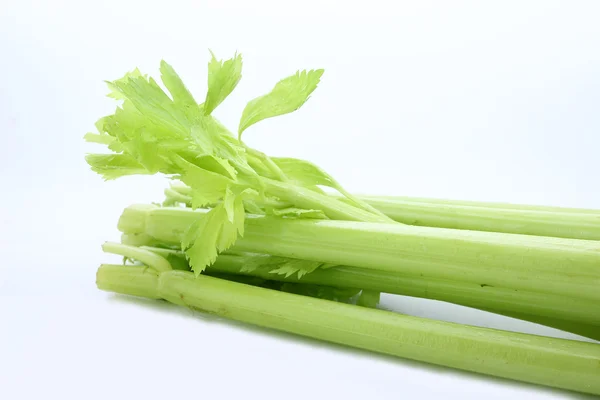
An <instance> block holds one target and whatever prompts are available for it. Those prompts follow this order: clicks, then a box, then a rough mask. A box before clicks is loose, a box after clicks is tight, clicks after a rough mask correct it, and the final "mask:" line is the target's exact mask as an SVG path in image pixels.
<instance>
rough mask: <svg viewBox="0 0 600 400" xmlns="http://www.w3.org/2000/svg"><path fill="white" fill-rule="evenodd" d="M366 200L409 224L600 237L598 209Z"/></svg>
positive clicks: (563, 236)
mask: <svg viewBox="0 0 600 400" xmlns="http://www.w3.org/2000/svg"><path fill="white" fill-rule="evenodd" d="M365 200H366V201H367V203H369V204H371V205H372V206H374V207H375V208H377V209H378V210H380V211H382V212H383V213H384V214H386V215H387V216H389V217H390V218H392V219H394V220H395V221H398V222H402V223H404V224H409V225H418V226H433V227H440V228H452V229H467V230H475V231H488V232H504V233H519V234H524V235H537V236H553V237H562V238H573V239H587V240H600V211H597V210H579V209H569V208H559V207H535V206H511V205H502V204H497V203H491V204H492V206H487V204H488V203H476V202H450V201H448V202H442V201H439V200H433V201H431V200H427V199H411V198H408V199H406V198H376V197H368V198H366V199H365Z"/></svg>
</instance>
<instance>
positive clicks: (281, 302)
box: [97, 266, 600, 394]
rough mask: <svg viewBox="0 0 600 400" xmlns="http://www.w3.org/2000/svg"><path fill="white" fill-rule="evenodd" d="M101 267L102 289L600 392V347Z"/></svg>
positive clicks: (188, 277) (187, 275)
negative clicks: (159, 299) (160, 299)
mask: <svg viewBox="0 0 600 400" xmlns="http://www.w3.org/2000/svg"><path fill="white" fill-rule="evenodd" d="M147 270H148V269H147V268H145V267H139V266H126V267H123V266H101V267H100V268H99V269H98V273H97V285H98V287H99V288H100V289H102V290H107V291H113V292H118V293H125V294H133V295H137V296H144V297H149V298H157V297H160V298H163V299H166V300H168V301H170V302H172V303H175V304H178V305H181V306H186V307H189V308H192V309H194V310H197V311H201V312H206V313H210V314H215V315H218V316H221V317H225V318H228V319H233V320H237V321H242V322H246V323H250V324H254V325H258V326H262V327H267V328H272V329H276V330H280V331H284V332H290V333H293V334H297V335H302V336H306V337H310V338H315V339H320V340H324V341H328V342H333V343H338V344H342V345H346V346H351V347H356V348H360V349H365V350H370V351H374V352H378V353H383V354H389V355H394V356H398V357H403V358H408V359H413V360H418V361H424V362H428V363H433V364H438V365H442V366H448V367H453V368H458V369H463V370H467V371H473V372H477V373H482V374H488V375H493V376H498V377H503V378H509V379H515V380H519V381H524V382H531V383H536V384H541V385H548V386H553V387H558V388H562V389H568V390H573V391H579V392H585V393H593V394H600V346H598V345H595V344H592V343H585V342H579V341H570V340H564V339H554V338H548V337H541V336H534V335H526V334H520V333H514V332H505V331H499V330H493V329H486V328H478V327H472V326H467V325H460V324H454V323H447V322H441V321H433V320H428V319H423V318H417V317H410V316H405V315H400V314H396V313H393V312H388V311H382V310H375V309H368V308H363V307H356V306H353V305H348V304H343V303H337V302H332V301H327V300H320V299H310V300H309V299H308V298H307V297H305V296H299V295H295V294H290V293H284V292H280V291H275V290H269V289H264V288H259V287H254V286H250V285H245V284H241V283H236V282H230V281H227V280H223V279H217V278H213V277H210V276H204V275H200V276H198V277H196V276H194V274H193V273H191V272H187V271H167V272H162V273H160V274H159V275H158V276H157V275H156V274H151V273H149V272H147Z"/></svg>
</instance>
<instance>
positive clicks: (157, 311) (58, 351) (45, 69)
mask: <svg viewBox="0 0 600 400" xmlns="http://www.w3.org/2000/svg"><path fill="white" fill-rule="evenodd" d="M194 3H197V4H194ZM221 3H222V2H218V1H214V2H202V1H197V2H176V1H170V2H158V1H157V2H154V1H147V2H128V1H107V0H104V1H98V2H93V3H91V2H90V3H87V2H77V1H56V0H55V1H51V2H29V1H16V0H15V1H8V2H6V1H4V2H2V4H1V5H0V138H1V141H0V174H1V175H0V176H1V177H2V182H1V183H2V186H1V189H0V191H1V193H2V195H1V196H0V249H1V250H0V251H1V255H2V258H1V261H2V262H1V263H0V398H2V399H26V398H28V399H34V398H36V399H37V398H62V399H136V398H145V399H153V398H157V399H167V398H171V399H177V398H206V399H208V398H212V399H228V398H237V397H244V398H263V399H281V398H290V399H296V398H298V399H301V398H313V399H321V398H345V399H348V398H352V399H354V398H356V399H365V398H378V399H387V398H389V399H397V398H405V399H417V398H441V397H443V396H448V397H452V398H454V397H456V398H463V399H464V398H480V397H481V396H485V397H486V398H498V399H504V398H527V399H550V398H573V397H578V396H577V395H573V394H570V393H566V392H562V391H555V390H551V389H545V388H540V387H536V386H532V385H525V384H517V383H512V382H506V381H503V380H497V379H491V378H487V377H481V376H476V375H474V374H467V373H461V372H456V371H453V370H449V369H444V368H437V367H430V366H427V365H423V364H419V363H413V362H407V361H403V360H398V359H391V358H387V357H380V356H376V355H373V354H368V353H365V352H358V351H352V350H348V349H343V348H341V347H337V346H330V345H326V344H321V343H316V342H314V341H307V340H302V339H298V338H296V337H292V336H288V335H279V334H273V333H271V332H267V331H264V330H259V329H254V328H251V327H247V326H242V325H240V324H233V323H229V322H225V321H217V320H214V319H209V318H207V317H204V316H202V315H199V314H197V313H192V312H191V311H188V310H185V309H179V308H177V307H171V306H168V305H166V304H158V303H155V302H145V301H140V300H135V299H127V298H123V297H118V296H113V295H110V294H107V293H103V292H100V291H98V290H97V289H96V288H95V283H94V274H95V269H96V268H97V266H98V265H99V264H100V263H101V262H103V261H114V259H113V258H111V257H108V256H106V255H103V254H102V253H101V251H100V244H101V243H102V242H103V241H105V240H115V239H118V232H117V230H116V221H117V218H118V216H119V213H120V212H121V210H122V209H123V208H124V207H125V206H127V205H128V204H130V203H133V202H150V201H160V200H162V194H161V192H162V189H163V188H164V186H165V184H166V183H165V181H164V180H162V179H161V178H158V177H151V178H144V179H139V178H129V179H123V180H121V181H116V182H111V183H104V182H102V180H101V179H100V177H98V176H96V175H94V174H93V173H92V172H90V171H89V169H88V167H87V166H86V164H85V162H84V160H83V156H84V154H85V153H86V152H93V151H95V150H97V149H96V148H95V147H94V146H92V145H88V144H85V143H84V142H83V140H82V136H83V134H84V133H85V132H87V131H90V130H93V123H94V122H95V120H96V119H97V118H98V117H100V116H102V115H105V114H107V113H110V112H112V110H113V107H114V103H113V102H111V100H110V99H107V98H106V97H104V95H105V93H106V88H105V86H104V84H103V80H104V79H115V78H118V77H120V76H121V75H122V74H123V73H124V72H125V71H128V70H131V69H132V68H134V67H136V66H138V67H140V68H141V69H142V70H143V71H144V72H148V73H151V74H156V73H157V70H158V64H159V61H160V60H161V58H164V59H165V60H167V61H168V62H170V63H171V64H172V65H173V66H174V67H175V68H176V69H177V70H178V72H179V73H180V75H182V77H183V78H184V80H185V81H186V82H187V84H188V86H189V87H190V89H191V90H192V92H193V93H195V94H196V97H197V98H198V99H202V98H203V96H204V93H205V92H204V91H205V81H206V63H207V61H208V56H209V54H208V49H209V48H211V49H212V50H214V51H215V53H216V54H217V55H218V56H220V57H224V58H226V57H229V56H231V55H232V54H233V53H234V52H235V51H236V50H237V51H240V52H242V54H243V55H244V60H245V65H244V78H243V79H242V82H241V84H240V85H239V86H238V88H237V89H236V91H235V92H234V94H233V95H232V96H231V98H230V99H228V100H227V101H226V102H225V103H224V104H223V105H222V106H221V107H220V108H219V109H218V110H217V112H216V114H217V116H218V117H219V118H220V119H221V120H222V121H224V122H225V123H227V124H228V125H229V126H230V127H232V128H234V127H236V126H237V122H238V118H239V115H240V113H241V110H242V108H243V106H244V105H245V102H247V101H248V100H250V99H251V98H253V97H255V96H257V95H260V94H263V93H265V92H267V91H268V90H270V88H271V87H272V85H273V84H274V83H275V82H276V81H277V80H278V79H280V78H282V77H284V76H287V75H289V74H291V73H293V72H294V71H295V70H296V69H300V68H320V67H322V68H325V70H326V71H325V75H324V76H323V80H322V83H321V85H320V87H319V89H318V90H317V91H316V92H315V93H314V95H313V97H312V98H311V100H310V101H309V102H308V103H307V104H306V106H305V107H304V108H303V109H302V110H300V111H299V112H298V113H296V114H294V115H289V116H285V117H280V118H278V119H273V120H268V121H264V122H262V123H260V124H257V125H256V126H254V127H252V128H251V129H249V130H248V131H246V134H245V138H246V141H247V142H248V143H249V144H250V145H251V146H253V147H256V148H258V149H260V150H262V151H264V152H266V153H268V154H271V155H277V156H296V157H301V158H306V159H309V160H311V161H314V162H316V163H317V164H318V165H320V166H322V167H323V168H324V169H326V170H327V171H329V172H330V173H332V174H333V175H334V176H335V177H337V178H338V179H339V180H340V181H341V182H342V183H343V184H344V185H345V186H346V187H347V188H348V189H350V190H352V191H355V192H369V193H374V194H376V193H381V194H402V195H412V196H431V197H443V198H457V199H472V200H490V201H510V202H520V203H532V204H552V205H564V206H576V207H596V208H597V207H599V205H600V190H599V189H598V175H597V172H598V171H599V170H600V169H599V167H600V157H598V147H599V146H598V145H599V141H598V139H597V136H598V132H599V131H600V113H599V112H598V107H599V105H600V73H599V71H600V23H598V19H599V16H600V3H598V2H594V1H589V2H585V1H565V2H557V1H540V2H522V1H515V2H510V1H505V2H493V3H491V2H464V1H461V2H441V1H440V2H392V1H389V2H380V1H366V2H360V3H354V2H339V3H334V2H331V1H324V0H321V1H308V0H302V1H298V2H284V1H281V2H277V3H275V2H266V1H257V0H253V1H248V2H242V1H240V2H225V3H226V4H221ZM384 305H386V306H389V307H393V308H394V309H396V310H399V311H402V312H406V313H409V314H414V315H422V316H429V317H434V318H440V319H446V320H450V321H460V322H467V323H472V324H478V325H483V326H493V327H501V328H508V329H515V330H521V331H526V332H537V333H545V334H551V335H555V336H560V337H570V336H569V335H567V334H564V333H560V332H558V331H554V330H551V329H546V328H542V327H539V326H535V325H533V324H527V323H523V322H518V321H513V320H509V319H507V318H501V317H494V316H490V315H485V314H483V313H479V312H475V311H472V310H465V309H460V308H458V307H450V306H447V305H446V306H444V305H441V304H435V303H433V302H424V301H415V300H414V299H413V300H411V299H407V298H400V297H396V298H391V297H387V298H385V300H384Z"/></svg>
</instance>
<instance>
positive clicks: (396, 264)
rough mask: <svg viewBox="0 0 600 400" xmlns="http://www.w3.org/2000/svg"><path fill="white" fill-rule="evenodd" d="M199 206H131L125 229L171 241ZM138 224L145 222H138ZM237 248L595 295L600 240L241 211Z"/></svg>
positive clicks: (558, 292)
mask: <svg viewBox="0 0 600 400" xmlns="http://www.w3.org/2000/svg"><path fill="white" fill-rule="evenodd" d="M203 215H204V213H203V212H202V211H193V210H190V209H185V208H171V207H155V206H131V207H128V208H127V209H126V210H125V211H124V213H123V215H122V216H121V218H120V220H119V229H120V230H121V231H122V232H123V233H125V234H139V233H145V234H146V235H149V236H150V237H153V238H154V239H156V240H159V241H161V242H166V243H171V244H177V243H179V242H180V241H181V237H182V235H184V233H185V232H186V231H187V230H188V228H189V226H190V224H192V223H194V221H197V220H198V219H199V218H200V219H202V216H203ZM142 226H143V229H142ZM235 249H237V250H238V251H249V252H256V253H265V254H272V255H277V256H282V257H290V258H300V259H306V260H314V261H320V262H326V263H331V264H337V265H348V266H355V267H361V268H367V269H375V270H380V271H388V272H392V273H398V274H403V275H408V276H414V277H422V278H423V279H426V280H428V279H446V280H452V281H460V282H464V283H471V284H478V285H484V286H494V287H500V288H505V289H512V290H526V291H532V292H538V293H545V294H551V295H555V296H568V297H572V298H576V299H581V300H588V301H598V300H600V292H599V291H598V290H597V288H598V284H599V283H600V268H598V266H599V265H600V251H599V249H600V242H596V241H586V240H575V239H560V238H551V237H537V236H527V235H512V234H501V233H492V232H474V231H463V230H451V229H441V228H428V227H416V226H408V225H400V224H398V225H396V224H376V223H363V222H350V221H327V220H290V219H284V218H273V217H255V216H250V217H248V218H246V227H245V234H244V236H243V238H240V239H239V240H238V242H237V243H236V245H235Z"/></svg>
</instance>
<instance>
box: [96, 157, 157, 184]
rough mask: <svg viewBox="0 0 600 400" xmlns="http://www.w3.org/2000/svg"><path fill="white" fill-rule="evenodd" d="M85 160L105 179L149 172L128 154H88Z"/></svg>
mask: <svg viewBox="0 0 600 400" xmlns="http://www.w3.org/2000/svg"><path fill="white" fill-rule="evenodd" d="M85 160H86V161H87V163H88V164H89V165H90V167H92V171H94V172H96V173H98V174H100V175H102V177H103V178H104V179H105V180H111V179H116V178H120V177H122V176H126V175H145V174H148V173H149V172H148V171H147V170H146V168H144V166H143V165H141V164H140V163H139V162H137V160H136V159H135V158H133V157H131V156H130V155H128V154H88V155H87V156H86V157H85Z"/></svg>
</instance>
